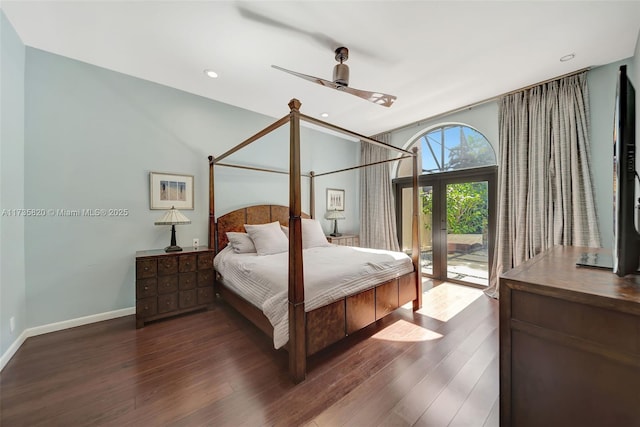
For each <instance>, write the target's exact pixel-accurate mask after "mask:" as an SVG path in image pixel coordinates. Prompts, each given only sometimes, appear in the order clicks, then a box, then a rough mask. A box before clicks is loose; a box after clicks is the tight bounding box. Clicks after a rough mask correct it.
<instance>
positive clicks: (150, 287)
mask: <svg viewBox="0 0 640 427" xmlns="http://www.w3.org/2000/svg"><path fill="white" fill-rule="evenodd" d="M157 293H158V289H157V279H156V278H155V277H154V278H151V279H140V280H138V281H137V282H136V298H146V297H150V296H154V295H156V294H157Z"/></svg>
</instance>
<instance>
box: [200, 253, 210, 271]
mask: <svg viewBox="0 0 640 427" xmlns="http://www.w3.org/2000/svg"><path fill="white" fill-rule="evenodd" d="M210 269H213V253H211V252H210V253H206V254H198V271H200V270H210Z"/></svg>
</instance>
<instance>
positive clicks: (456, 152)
mask: <svg viewBox="0 0 640 427" xmlns="http://www.w3.org/2000/svg"><path fill="white" fill-rule="evenodd" d="M414 145H416V146H418V147H419V149H420V161H421V170H422V174H429V173H438V172H445V171H452V170H460V169H467V168H477V167H483V166H492V165H495V164H496V155H495V152H494V151H493V147H492V146H491V144H490V143H489V141H487V139H486V138H485V137H484V135H482V134H481V133H480V132H478V131H477V130H475V129H473V128H470V127H469V126H464V125H445V126H440V127H437V128H434V129H431V130H429V131H428V132H427V133H425V134H424V135H422V136H421V137H420V138H418V139H417V140H416V142H415V143H414ZM410 164H411V159H404V160H401V161H400V165H399V167H398V174H397V177H402V176H410V175H411V170H412V168H411V166H410Z"/></svg>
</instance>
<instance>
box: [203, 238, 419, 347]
mask: <svg viewBox="0 0 640 427" xmlns="http://www.w3.org/2000/svg"><path fill="white" fill-rule="evenodd" d="M303 261H304V264H303V271H304V281H305V310H306V311H311V310H313V309H315V308H318V307H322V306H323V305H326V304H329V303H331V302H333V301H336V300H338V299H340V298H343V297H345V296H347V295H352V294H355V293H358V292H359V291H361V290H364V289H367V288H370V287H371V286H372V285H375V284H377V283H381V282H383V281H385V280H391V279H393V278H395V277H398V276H400V275H402V274H405V273H410V272H411V271H413V264H412V263H411V258H409V256H407V255H406V254H404V253H402V252H391V251H383V250H377V249H365V248H353V247H348V246H337V245H331V246H326V247H315V248H310V249H304V250H303ZM288 262H289V253H288V252H283V253H279V254H274V255H262V256H259V255H257V254H255V253H235V252H234V251H233V249H231V248H230V247H229V246H227V247H226V248H224V249H223V250H222V251H221V252H220V253H219V254H218V255H217V256H216V257H215V259H214V267H215V269H216V271H217V272H218V273H219V274H220V275H221V276H222V282H223V283H224V284H225V286H227V287H229V288H231V289H233V290H234V291H235V292H236V293H237V294H238V295H240V296H242V297H243V298H244V299H246V300H247V301H249V302H251V303H252V304H253V305H255V306H256V307H259V308H261V309H262V311H263V313H264V314H265V316H266V317H267V318H268V319H269V321H270V322H271V324H272V325H273V344H274V346H275V348H280V347H282V346H283V345H285V344H286V343H287V341H288V340H289V315H288V314H289V313H288V271H289V269H288Z"/></svg>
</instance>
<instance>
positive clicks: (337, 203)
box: [327, 188, 344, 211]
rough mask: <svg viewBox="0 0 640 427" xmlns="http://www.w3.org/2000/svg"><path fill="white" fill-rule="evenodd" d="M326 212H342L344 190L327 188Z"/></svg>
mask: <svg viewBox="0 0 640 427" xmlns="http://www.w3.org/2000/svg"><path fill="white" fill-rule="evenodd" d="M327 210H328V211H344V190H339V189H336V188H327Z"/></svg>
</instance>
